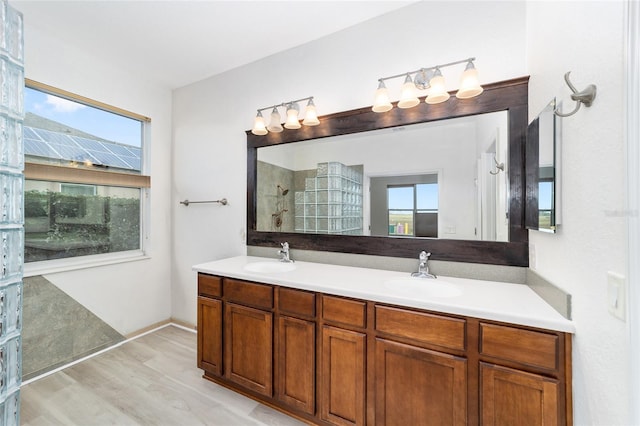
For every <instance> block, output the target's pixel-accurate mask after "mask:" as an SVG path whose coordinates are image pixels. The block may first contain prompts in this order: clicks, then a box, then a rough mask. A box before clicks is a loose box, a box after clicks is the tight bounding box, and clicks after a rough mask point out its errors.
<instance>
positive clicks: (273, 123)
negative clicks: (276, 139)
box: [267, 107, 283, 133]
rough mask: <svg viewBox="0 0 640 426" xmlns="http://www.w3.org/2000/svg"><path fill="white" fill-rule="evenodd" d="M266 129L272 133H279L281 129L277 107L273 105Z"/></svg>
mask: <svg viewBox="0 0 640 426" xmlns="http://www.w3.org/2000/svg"><path fill="white" fill-rule="evenodd" d="M267 130H268V131H270V132H274V133H279V132H281V131H282V130H283V129H282V124H281V119H280V113H279V112H278V108H276V107H273V111H271V120H270V121H269V125H268V126H267Z"/></svg>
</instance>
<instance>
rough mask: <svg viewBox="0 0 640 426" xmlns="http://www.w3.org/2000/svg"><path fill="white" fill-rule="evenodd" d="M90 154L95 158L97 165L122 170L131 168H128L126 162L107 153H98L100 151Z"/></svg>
mask: <svg viewBox="0 0 640 426" xmlns="http://www.w3.org/2000/svg"><path fill="white" fill-rule="evenodd" d="M90 152H91V155H93V156H94V157H95V158H96V160H97V162H98V163H99V164H103V165H105V166H112V167H120V168H123V169H130V168H131V166H129V165H128V164H127V163H126V162H124V161H122V160H121V159H120V158H118V157H116V156H115V155H113V154H110V153H108V152H100V151H90Z"/></svg>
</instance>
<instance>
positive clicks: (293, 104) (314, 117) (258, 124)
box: [251, 96, 320, 136]
mask: <svg viewBox="0 0 640 426" xmlns="http://www.w3.org/2000/svg"><path fill="white" fill-rule="evenodd" d="M302 101H307V106H306V108H305V117H304V120H302V124H304V125H305V126H317V125H318V124H320V120H318V114H317V112H316V106H315V104H314V103H313V96H309V97H307V98H302V99H296V100H295V101H288V102H282V103H280V104H276V105H271V106H268V107H264V108H260V109H258V113H257V114H256V118H255V120H254V122H253V128H252V129H251V133H253V134H254V135H258V136H262V135H266V134H267V133H269V132H273V133H279V132H282V131H283V130H284V129H299V128H300V127H302V125H301V124H300V119H299V117H298V114H299V113H300V106H299V105H298V102H302ZM281 107H282V108H284V111H285V113H286V116H287V118H286V120H285V123H284V128H283V126H282V118H281V116H280V111H279V110H278V108H281ZM269 109H270V110H271V118H270V120H269V125H265V121H264V117H263V116H262V111H266V110H269Z"/></svg>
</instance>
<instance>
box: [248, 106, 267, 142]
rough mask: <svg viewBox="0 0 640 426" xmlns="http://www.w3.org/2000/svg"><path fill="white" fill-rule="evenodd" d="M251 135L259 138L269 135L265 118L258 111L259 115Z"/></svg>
mask: <svg viewBox="0 0 640 426" xmlns="http://www.w3.org/2000/svg"><path fill="white" fill-rule="evenodd" d="M251 133H253V134H254V135H258V136H263V135H266V134H267V133H268V131H267V127H266V125H265V122H264V117H263V116H262V113H261V112H260V111H258V115H256V118H255V120H253V129H251Z"/></svg>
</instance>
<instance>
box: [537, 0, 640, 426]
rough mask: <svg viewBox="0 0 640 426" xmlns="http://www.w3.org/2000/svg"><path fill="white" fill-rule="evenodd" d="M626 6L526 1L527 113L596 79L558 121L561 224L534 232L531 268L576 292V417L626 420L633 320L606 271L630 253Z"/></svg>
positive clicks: (588, 421)
mask: <svg viewBox="0 0 640 426" xmlns="http://www.w3.org/2000/svg"><path fill="white" fill-rule="evenodd" d="M623 11H624V3H623V2H621V1H600V2H598V1H596V2H588V1H582V2H538V1H531V2H528V3H527V53H528V55H527V56H528V57H527V59H528V68H529V71H530V73H531V80H530V85H529V106H530V108H529V111H530V119H533V116H534V115H535V114H537V113H538V112H539V111H541V110H542V109H543V108H544V106H545V105H546V104H547V103H548V102H549V101H550V100H551V98H552V97H554V96H558V97H560V98H561V99H562V100H563V101H564V103H565V105H564V107H563V108H564V110H565V111H567V110H570V109H573V106H574V103H573V102H572V101H571V100H570V99H569V96H568V94H569V93H570V92H569V89H568V88H567V87H566V86H565V83H564V80H563V75H564V73H565V72H566V71H572V74H571V75H572V81H573V83H574V85H575V86H576V87H577V89H578V90H582V89H583V88H585V87H586V86H587V85H588V84H591V83H593V84H596V85H597V87H598V94H597V98H596V100H595V102H594V104H593V106H592V107H591V108H582V109H581V110H580V111H579V112H578V113H577V114H576V115H574V116H572V117H569V118H564V119H562V120H563V121H562V131H563V138H562V150H563V152H562V160H563V161H562V183H563V188H562V201H563V212H562V214H563V222H562V225H561V227H560V229H559V232H558V233H557V234H555V235H550V234H543V233H539V232H533V231H532V232H530V242H531V244H533V245H535V253H536V258H537V261H536V262H534V263H532V265H531V267H532V268H535V270H536V271H537V272H538V273H539V274H540V275H542V276H543V277H545V278H547V279H548V280H550V281H551V282H553V283H555V284H556V285H558V286H560V287H562V288H563V289H565V290H566V291H568V292H569V293H571V295H572V297H573V299H572V300H573V307H572V311H573V319H574V321H575V324H576V329H577V332H576V335H575V338H574V347H573V368H574V386H573V391H574V414H575V424H576V425H624V424H630V417H629V409H630V404H631V401H629V395H630V384H629V374H628V366H629V362H630V360H629V359H628V357H629V343H628V338H627V324H626V323H624V322H622V321H620V320H618V319H615V318H614V317H612V316H611V315H609V313H608V311H607V305H606V300H607V293H606V289H607V271H615V272H618V273H622V274H624V273H625V270H626V261H627V259H626V218H625V217H624V214H622V212H623V211H624V208H625V157H624V139H623V96H622V95H623V89H624V88H623V78H622V77H623V70H624V68H623V64H624V58H623V48H624V38H623V29H624V20H623V16H624V13H623ZM634 261H637V259H635V260H634ZM635 362H637V360H635ZM633 404H638V401H634V402H633Z"/></svg>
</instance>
